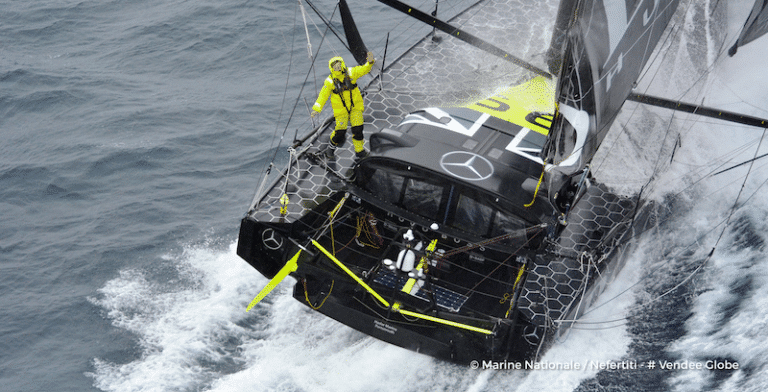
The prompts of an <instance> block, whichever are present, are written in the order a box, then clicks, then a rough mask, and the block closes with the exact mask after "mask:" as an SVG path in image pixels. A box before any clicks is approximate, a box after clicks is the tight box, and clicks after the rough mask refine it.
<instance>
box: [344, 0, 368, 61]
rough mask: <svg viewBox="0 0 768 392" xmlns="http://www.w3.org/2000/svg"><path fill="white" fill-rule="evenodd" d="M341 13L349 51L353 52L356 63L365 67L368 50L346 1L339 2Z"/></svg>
mask: <svg viewBox="0 0 768 392" xmlns="http://www.w3.org/2000/svg"><path fill="white" fill-rule="evenodd" d="M339 12H340V13H341V23H342V24H343V25H344V34H345V35H346V36H347V44H348V45H349V51H350V52H352V56H354V57H355V61H357V63H358V64H360V65H363V64H365V62H366V55H367V53H368V49H367V48H366V47H365V43H363V38H362V37H361V36H360V32H359V31H358V30H357V25H355V20H354V19H352V12H350V11H349V6H348V5H347V1H346V0H339Z"/></svg>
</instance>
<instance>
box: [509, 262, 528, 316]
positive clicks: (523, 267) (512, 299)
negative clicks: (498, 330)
mask: <svg viewBox="0 0 768 392" xmlns="http://www.w3.org/2000/svg"><path fill="white" fill-rule="evenodd" d="M524 271H525V265H523V266H522V267H520V271H519V272H518V273H517V278H516V279H515V284H514V285H513V286H512V292H513V293H514V292H515V289H516V288H517V284H518V283H520V278H522V277H523V272H524ZM504 296H505V297H506V296H507V295H506V294H504ZM514 305H515V301H514V298H511V299H510V300H509V309H507V314H505V315H504V318H509V313H510V312H512V306H514Z"/></svg>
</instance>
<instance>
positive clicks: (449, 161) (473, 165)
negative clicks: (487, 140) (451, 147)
mask: <svg viewBox="0 0 768 392" xmlns="http://www.w3.org/2000/svg"><path fill="white" fill-rule="evenodd" d="M440 167H442V168H443V170H445V171H446V172H448V173H449V174H451V175H452V176H454V177H457V178H460V179H462V180H466V181H482V180H485V179H486V178H488V177H490V176H491V175H492V174H493V165H492V164H491V162H490V161H489V160H487V159H485V158H483V157H482V156H480V155H477V154H475V153H471V152H467V151H453V152H449V153H446V154H444V155H443V157H442V158H440Z"/></svg>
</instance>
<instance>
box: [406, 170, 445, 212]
mask: <svg viewBox="0 0 768 392" xmlns="http://www.w3.org/2000/svg"><path fill="white" fill-rule="evenodd" d="M442 196H443V187H441V186H439V185H435V184H430V183H428V182H425V181H421V180H417V179H415V178H411V179H408V185H407V186H406V188H405V194H404V195H403V207H405V209H406V210H408V211H411V212H414V213H416V214H419V215H421V216H423V217H425V218H428V219H431V220H437V211H438V210H439V209H440V199H441V198H442Z"/></svg>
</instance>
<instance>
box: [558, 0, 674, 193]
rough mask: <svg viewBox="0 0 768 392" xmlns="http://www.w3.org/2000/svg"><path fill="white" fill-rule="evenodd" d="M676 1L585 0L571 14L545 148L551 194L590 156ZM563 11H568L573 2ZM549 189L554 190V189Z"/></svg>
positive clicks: (659, 36) (659, 34)
mask: <svg viewBox="0 0 768 392" xmlns="http://www.w3.org/2000/svg"><path fill="white" fill-rule="evenodd" d="M678 3H679V0H671V1H662V0H618V1H616V0H584V1H579V3H578V4H577V5H576V6H575V10H574V9H569V10H567V12H565V13H564V14H566V15H573V18H574V19H573V20H572V22H571V23H570V29H569V31H568V33H567V37H566V38H565V39H566V42H565V45H564V50H563V53H562V67H561V69H560V75H559V79H558V87H557V101H558V102H557V104H558V111H557V114H556V116H555V120H554V122H553V125H552V131H551V132H550V135H549V137H548V140H547V144H546V145H545V148H544V158H545V162H546V163H547V164H548V183H549V186H550V187H549V190H550V193H552V192H557V191H558V190H559V189H560V186H561V185H562V183H563V181H565V179H566V178H567V177H568V176H572V175H574V174H575V173H578V172H580V171H581V170H582V169H583V168H584V167H585V165H587V164H588V163H589V162H590V160H591V159H592V157H593V156H594V154H595V152H596V151H597V148H598V147H599V146H600V143H601V142H602V140H603V138H604V137H605V134H606V133H607V131H608V129H609V128H610V126H611V124H612V123H613V121H614V119H615V118H616V115H617V114H618V112H619V110H620V109H621V107H622V105H623V104H624V101H625V100H626V99H627V97H628V96H629V94H630V93H631V91H632V87H633V84H634V83H635V82H636V81H637V79H638V78H639V76H640V73H641V72H642V70H643V67H645V65H646V63H647V61H648V59H649V58H650V56H651V54H652V52H653V50H654V48H655V47H656V44H657V43H658V42H659V40H660V39H661V36H662V34H663V33H664V30H665V29H666V27H667V25H668V24H669V21H670V20H671V18H672V16H673V14H674V13H675V10H676V9H677V6H678ZM563 6H567V7H570V8H573V7H574V6H573V4H572V2H569V1H566V2H563ZM553 187H554V188H553Z"/></svg>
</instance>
